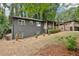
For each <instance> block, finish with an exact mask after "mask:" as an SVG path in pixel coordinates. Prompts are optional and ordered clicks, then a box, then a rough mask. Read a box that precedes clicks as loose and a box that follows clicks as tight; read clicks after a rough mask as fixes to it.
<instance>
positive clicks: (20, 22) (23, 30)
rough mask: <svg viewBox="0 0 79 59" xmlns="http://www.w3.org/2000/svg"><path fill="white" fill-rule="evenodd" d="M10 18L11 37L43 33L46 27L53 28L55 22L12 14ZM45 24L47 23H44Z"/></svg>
mask: <svg viewBox="0 0 79 59" xmlns="http://www.w3.org/2000/svg"><path fill="white" fill-rule="evenodd" d="M11 19H12V38H13V39H14V38H15V37H16V34H17V33H18V34H19V37H21V38H25V37H29V36H33V35H36V34H42V33H45V30H46V29H49V28H54V26H55V25H56V22H54V21H47V22H46V21H43V20H38V19H34V18H26V17H18V16H13V17H11ZM46 24H47V25H46Z"/></svg>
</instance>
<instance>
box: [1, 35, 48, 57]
mask: <svg viewBox="0 0 79 59" xmlns="http://www.w3.org/2000/svg"><path fill="white" fill-rule="evenodd" d="M47 37H48V35H46V36H45V37H44V36H43V35H40V36H39V37H38V38H35V37H30V38H25V39H19V40H18V41H15V40H10V41H7V40H0V55H12V56H13V55H23V56H24V55H33V54H35V53H36V52H37V51H38V50H40V48H42V47H44V45H46V44H47V43H48V42H45V40H46V39H47Z"/></svg>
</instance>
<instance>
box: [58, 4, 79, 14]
mask: <svg viewBox="0 0 79 59" xmlns="http://www.w3.org/2000/svg"><path fill="white" fill-rule="evenodd" d="M78 6H79V3H65V4H64V5H63V4H62V3H60V6H59V7H58V8H57V13H58V14H60V13H62V12H63V11H65V10H68V9H70V8H72V7H78Z"/></svg>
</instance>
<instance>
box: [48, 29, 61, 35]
mask: <svg viewBox="0 0 79 59" xmlns="http://www.w3.org/2000/svg"><path fill="white" fill-rule="evenodd" d="M58 32H60V30H59V29H48V34H53V33H58Z"/></svg>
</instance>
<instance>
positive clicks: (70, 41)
mask: <svg viewBox="0 0 79 59" xmlns="http://www.w3.org/2000/svg"><path fill="white" fill-rule="evenodd" d="M59 40H62V41H63V42H64V44H65V46H66V48H67V49H68V50H75V49H76V47H77V45H76V44H77V42H76V37H73V36H67V37H61V38H60V39H59Z"/></svg>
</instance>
